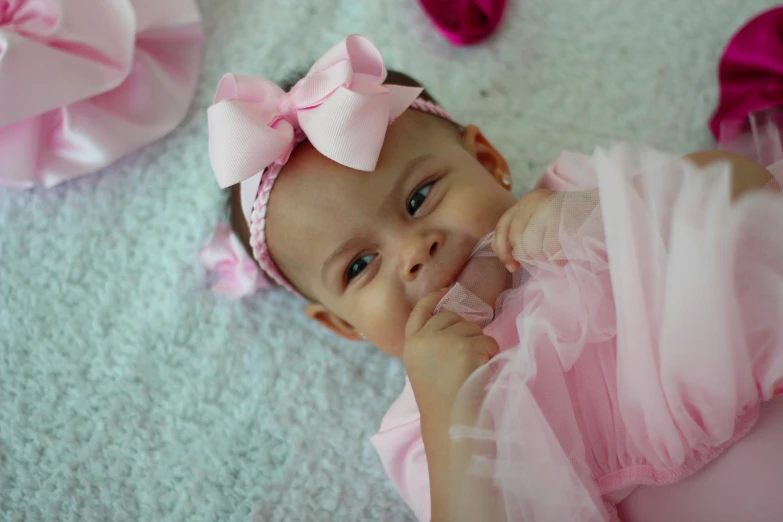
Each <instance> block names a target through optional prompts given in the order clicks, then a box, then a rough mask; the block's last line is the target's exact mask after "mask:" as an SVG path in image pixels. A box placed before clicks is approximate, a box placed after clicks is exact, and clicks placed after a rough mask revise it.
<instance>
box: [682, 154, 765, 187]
mask: <svg viewBox="0 0 783 522" xmlns="http://www.w3.org/2000/svg"><path fill="white" fill-rule="evenodd" d="M685 159H688V160H690V161H692V162H693V163H695V164H696V165H698V166H699V167H706V166H708V165H711V164H713V163H718V162H724V163H729V165H730V166H731V195H732V199H737V198H739V197H740V196H741V195H743V194H744V193H745V192H748V191H751V190H759V189H762V188H764V186H766V185H767V184H768V183H769V182H770V181H772V174H770V172H769V171H768V170H767V169H765V168H764V167H762V166H761V165H759V164H758V163H756V162H754V161H751V160H749V159H747V158H744V157H742V156H739V155H737V154H732V153H730V152H723V151H720V150H706V151H702V152H695V153H693V154H689V155H687V156H685Z"/></svg>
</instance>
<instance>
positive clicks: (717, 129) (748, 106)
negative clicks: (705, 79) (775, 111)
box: [709, 7, 783, 142]
mask: <svg viewBox="0 0 783 522" xmlns="http://www.w3.org/2000/svg"><path fill="white" fill-rule="evenodd" d="M718 81H719V84H720V101H719V102H718V106H717V107H716V109H715V113H714V114H713V115H712V118H711V119H710V122H709V125H710V130H711V131H712V134H713V136H715V139H716V140H717V141H719V142H726V141H729V140H733V139H734V138H735V137H737V136H739V135H741V134H743V133H746V132H748V131H749V130H750V129H749V128H748V123H749V121H748V115H749V114H751V113H755V112H760V111H763V110H764V109H769V108H771V107H780V106H783V7H775V8H773V9H770V10H768V11H765V12H763V13H761V14H759V15H758V16H756V17H754V18H753V19H751V20H750V21H748V22H747V23H746V24H745V25H744V26H743V27H742V28H740V30H739V31H737V32H736V33H735V34H734V36H732V37H731V39H730V40H729V42H728V44H727V45H726V48H725V49H724V51H723V55H722V56H721V58H720V63H719V66H718Z"/></svg>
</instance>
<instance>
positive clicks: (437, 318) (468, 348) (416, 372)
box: [402, 289, 498, 522]
mask: <svg viewBox="0 0 783 522" xmlns="http://www.w3.org/2000/svg"><path fill="white" fill-rule="evenodd" d="M445 293H446V291H445V289H444V290H441V291H439V292H434V293H432V294H430V295H428V296H425V297H424V298H423V299H422V300H421V301H420V302H419V303H418V304H417V305H416V307H415V308H414V309H413V311H412V312H411V315H410V318H409V319H408V324H407V327H406V331H405V338H406V339H405V346H404V349H403V356H402V359H403V362H404V364H405V369H406V371H407V373H408V378H409V379H410V382H411V387H412V388H413V394H414V396H415V397H416V404H417V405H418V407H419V413H420V414H421V431H422V440H423V442H424V452H425V453H426V455H427V467H428V469H429V476H430V500H431V504H430V505H431V519H430V520H431V521H433V522H444V521H448V520H454V519H455V516H456V514H455V513H451V509H452V508H453V507H454V505H455V504H456V499H455V498H454V497H453V495H454V494H455V493H457V492H458V486H459V485H460V484H461V478H462V477H463V476H464V473H465V470H466V468H467V463H468V459H469V458H470V455H471V452H470V450H471V449H472V448H471V447H470V446H469V445H468V443H459V442H454V443H453V442H452V441H451V439H450V437H449V427H450V426H451V423H452V419H453V417H452V414H454V413H456V414H458V415H460V417H459V419H464V415H472V414H474V413H475V411H477V410H473V411H468V410H472V409H473V408H474V407H475V406H477V405H478V404H462V402H463V401H460V403H461V404H460V406H461V408H460V411H459V412H455V411H454V402H455V399H456V396H457V393H458V392H459V390H460V388H461V387H462V385H463V384H464V382H465V380H466V379H467V378H468V376H470V375H471V374H472V373H473V371H474V370H475V369H476V368H479V367H480V366H482V365H484V364H486V362H487V361H489V359H490V358H491V357H492V356H493V355H495V354H496V353H497V351H498V346H497V343H496V342H495V341H494V339H492V338H491V337H488V336H486V335H484V333H483V332H482V330H481V327H480V326H478V325H477V324H475V323H471V322H468V321H465V320H463V319H462V318H461V317H459V316H458V315H457V314H454V313H452V312H440V313H437V314H436V313H434V309H435V307H436V305H437V303H438V302H439V301H440V300H441V299H442V298H443V296H444V295H445ZM465 421H466V422H469V420H468V419H465ZM455 486H456V487H457V488H455ZM481 493H482V492H475V491H471V498H475V497H478V496H480V494H481ZM483 500H484V499H483V498H482V499H480V500H476V502H475V504H479V503H481V504H486V506H478V505H471V506H470V508H471V513H470V515H471V516H468V517H467V518H466V517H465V515H466V513H460V514H459V515H460V519H461V520H482V521H484V520H485V521H487V522H490V521H492V520H494V516H493V515H492V513H491V511H489V508H490V507H491V503H490V502H483ZM474 513H475V514H476V516H475V517H474V516H472V515H473V514H474Z"/></svg>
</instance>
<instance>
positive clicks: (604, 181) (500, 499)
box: [372, 146, 783, 522]
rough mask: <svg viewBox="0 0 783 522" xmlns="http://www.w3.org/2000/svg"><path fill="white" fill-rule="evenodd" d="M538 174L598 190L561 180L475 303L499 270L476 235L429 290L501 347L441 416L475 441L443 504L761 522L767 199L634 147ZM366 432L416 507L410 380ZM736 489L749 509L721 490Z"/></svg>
mask: <svg viewBox="0 0 783 522" xmlns="http://www.w3.org/2000/svg"><path fill="white" fill-rule="evenodd" d="M777 167H779V165H776V166H775V168H774V169H772V170H774V171H775V172H776V173H777V172H778V171H779V170H780V169H778V168H777ZM778 179H780V178H778ZM542 184H543V185H544V186H547V187H550V188H558V189H560V190H567V191H568V190H576V189H579V190H584V189H590V188H594V187H597V193H598V194H600V204H598V201H597V199H596V198H595V197H594V196H595V192H593V193H592V195H590V194H588V195H585V193H582V192H562V193H560V194H559V195H558V196H557V197H556V198H554V203H553V204H552V205H551V206H550V207H549V208H548V209H547V210H546V211H544V212H542V213H541V216H544V218H545V219H542V220H541V221H539V222H534V223H532V224H531V227H532V230H534V231H537V232H539V233H537V234H531V236H532V237H537V238H539V239H540V240H541V241H543V244H545V245H546V244H547V243H551V240H552V239H553V238H554V239H556V240H557V243H558V246H559V248H558V249H557V250H553V251H551V252H550V255H544V256H543V257H538V258H536V257H535V256H533V257H532V259H535V260H534V261H531V260H530V259H531V257H530V255H529V253H530V252H534V251H535V245H522V247H521V249H518V250H517V251H516V252H515V257H517V258H518V259H519V260H520V261H523V260H524V262H523V268H522V269H520V271H519V272H518V273H517V274H515V276H514V278H513V281H509V282H508V284H510V286H511V288H510V289H508V290H505V291H504V292H503V293H501V294H500V295H499V297H498V298H497V300H496V301H495V304H494V306H488V305H487V303H486V301H487V299H486V298H485V297H483V296H482V293H483V290H482V289H483V288H484V287H486V286H493V285H494V282H493V281H492V279H493V278H503V277H507V276H506V275H505V274H504V273H503V272H502V268H500V269H499V270H497V269H495V268H494V267H493V266H492V262H493V258H492V256H491V254H490V253H489V251H488V247H482V245H479V249H478V251H477V253H476V257H475V258H474V259H482V261H481V262H476V263H474V264H471V263H473V262H471V263H469V265H468V268H466V272H467V275H466V276H465V277H464V278H461V280H460V283H458V285H456V286H455V288H454V289H452V291H451V292H450V293H449V295H447V296H446V298H444V301H443V303H442V306H443V307H444V308H447V309H452V310H454V311H456V312H458V313H460V314H462V315H463V316H465V317H470V318H471V320H475V321H478V322H482V323H483V324H487V326H486V328H485V332H486V333H487V334H488V335H491V336H493V337H494V338H495V339H496V340H497V341H498V344H499V345H500V347H501V350H502V351H501V353H500V354H499V355H498V356H497V357H495V358H494V359H493V360H492V361H491V362H490V363H489V364H488V365H486V366H484V367H482V368H481V369H479V370H478V371H477V372H476V373H474V375H472V376H471V378H470V379H469V380H468V382H467V383H466V384H465V386H464V388H463V392H462V393H468V394H471V395H474V396H475V394H477V393H478V394H482V395H483V397H484V400H483V405H482V407H481V410H480V412H479V415H478V417H477V419H476V420H475V422H473V423H471V424H469V425H465V424H456V425H454V426H452V431H451V435H452V437H455V438H466V439H468V440H469V441H472V444H473V447H474V448H475V450H474V454H473V457H472V459H471V461H470V465H469V468H468V470H469V471H468V473H467V476H466V477H465V478H464V479H463V482H462V490H461V492H460V494H459V495H457V498H458V500H457V502H458V505H456V506H454V508H455V509H453V512H454V513H457V514H458V515H462V516H463V519H465V520H474V519H476V518H478V519H481V518H480V514H478V515H477V514H476V513H475V512H472V511H471V508H472V507H474V506H476V505H480V502H481V499H480V498H479V497H478V495H477V494H476V493H475V492H477V491H483V492H485V494H486V492H487V491H490V494H491V495H492V497H491V500H492V505H493V506H494V509H496V510H497V514H496V515H497V518H499V519H502V520H509V521H512V520H524V521H525V522H549V521H553V520H569V521H570V520H575V521H616V520H624V521H627V522H647V521H653V520H655V521H657V522H661V521H672V522H673V521H682V522H685V521H698V520H710V521H712V522H719V521H723V520H726V521H728V520H737V518H736V514H737V510H738V509H739V512H740V513H741V516H740V519H742V520H777V518H774V517H775V516H777V515H772V514H779V513H783V500H781V497H783V495H781V494H780V491H776V490H775V489H774V488H775V487H778V488H779V484H781V481H783V432H781V431H780V428H781V426H783V402H781V400H780V399H776V398H774V397H775V396H776V395H778V394H780V392H781V390H782V389H783V320H781V318H783V235H781V234H780V230H781V229H783V199H781V197H780V196H779V195H778V194H777V193H776V191H775V190H774V189H771V190H769V191H766V192H758V193H754V194H750V195H747V196H745V197H743V198H742V199H741V200H740V201H738V202H736V203H734V204H732V203H731V202H730V197H729V194H730V178H729V171H728V168H727V167H725V166H720V165H718V166H713V167H710V168H708V169H697V168H696V167H694V166H692V165H691V164H689V163H688V162H685V161H681V160H677V159H676V158H673V157H669V156H666V155H663V154H661V153H658V152H656V151H653V150H650V149H644V148H634V147H631V146H616V147H614V148H612V149H609V150H600V149H599V150H597V151H596V152H595V153H594V155H593V156H592V157H590V158H586V157H584V156H579V155H575V154H569V153H564V154H563V155H562V156H561V158H560V159H559V160H558V161H557V162H556V163H555V164H554V166H553V167H552V168H551V169H550V171H549V172H548V174H547V176H545V178H544V180H543V181H542ZM522 250H525V251H526V252H527V253H528V254H527V255H523V252H522ZM481 256H483V258H482V257H481ZM494 263H497V264H499V263H498V262H497V261H496V260H494ZM471 267H474V268H471ZM469 269H470V270H469ZM477 271H478V272H479V273H480V274H481V275H483V279H482V278H481V277H477V274H476V272H477ZM471 272H472V273H471ZM478 281H481V283H480V284H478V283H477V282H478ZM487 383H488V384H487ZM459 400H460V399H459V398H458V401H459ZM372 442H373V444H374V445H375V447H376V449H377V451H378V453H379V455H380V457H381V461H382V463H383V466H384V468H385V469H386V471H387V473H388V474H389V476H390V478H391V480H392V481H393V482H394V484H395V485H396V486H397V488H398V489H399V490H400V492H401V494H402V496H403V498H404V499H405V500H406V502H407V503H408V505H410V506H411V508H412V509H413V510H414V511H415V512H416V514H417V516H418V517H419V519H420V520H428V519H429V508H430V506H429V484H428V479H427V465H426V457H425V454H424V450H423V445H422V442H421V433H420V424H419V417H418V411H417V409H416V404H415V400H414V398H413V394H412V392H411V389H410V386H406V388H405V390H404V391H403V393H402V395H401V396H400V398H399V399H398V400H397V402H396V403H395V404H394V405H393V406H392V408H391V409H390V410H389V412H388V413H387V415H386V417H385V418H384V420H383V423H382V425H381V428H380V431H379V432H378V433H377V434H376V435H375V436H374V437H373V439H372ZM724 454H725V455H726V456H725V458H724V457H721V456H722V455H724ZM732 455H734V456H732ZM719 457H720V458H719ZM750 462H754V463H756V464H754V465H752V466H749V465H748V463H750ZM743 466H744V467H743ZM770 481H772V482H770ZM669 484H672V486H666V485H669ZM771 484H772V487H770V485H771ZM775 484H777V486H774V485H775ZM741 485H744V486H743V487H745V489H746V490H748V491H749V492H752V493H754V494H755V496H754V497H753V501H754V504H748V503H746V502H745V500H744V499H743V500H742V501H741V502H738V501H737V500H738V499H737V497H736V496H735V495H736V494H738V493H740V492H741V491H740V490H738V488H740V486H741ZM650 486H657V487H650ZM684 492H685V493H684ZM705 502H707V503H709V504H710V505H706V504H705ZM731 507H734V508H735V509H734V511H731V510H730V509H729V508H731ZM667 510H668V511H667ZM732 517H733V518H732ZM754 517H755V518H754ZM769 517H773V518H769Z"/></svg>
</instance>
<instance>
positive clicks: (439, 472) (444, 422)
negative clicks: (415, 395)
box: [422, 405, 496, 522]
mask: <svg viewBox="0 0 783 522" xmlns="http://www.w3.org/2000/svg"><path fill="white" fill-rule="evenodd" d="M468 410H470V411H468ZM475 411H476V409H475V408H474V407H473V406H472V405H465V408H463V411H462V412H461V413H460V412H456V418H452V416H449V415H438V416H431V417H430V418H425V417H422V438H423V440H424V451H425V453H426V454H427V465H428V468H429V477H430V505H431V518H430V520H431V521H432V522H447V521H448V522H451V521H453V520H460V521H474V520H475V521H481V522H492V521H494V520H496V513H495V512H494V509H495V502H494V499H495V495H494V493H493V490H492V484H491V481H489V480H484V479H481V478H479V479H477V480H476V481H475V482H472V483H470V484H469V485H468V486H467V489H465V481H466V480H469V477H468V476H467V474H468V463H469V461H470V458H471V456H472V455H473V454H474V453H475V448H474V446H473V444H474V442H475V441H473V440H472V439H470V438H465V439H461V440H452V439H451V438H450V437H449V428H450V426H451V424H452V421H454V422H456V423H458V424H465V425H468V426H470V425H472V424H473V421H474V420H475V419H473V417H474V415H475ZM464 494H468V495H469V499H468V498H466V497H464V496H463V495H464ZM456 506H459V510H460V511H459V513H454V512H453V510H454V509H455V507H456Z"/></svg>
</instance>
